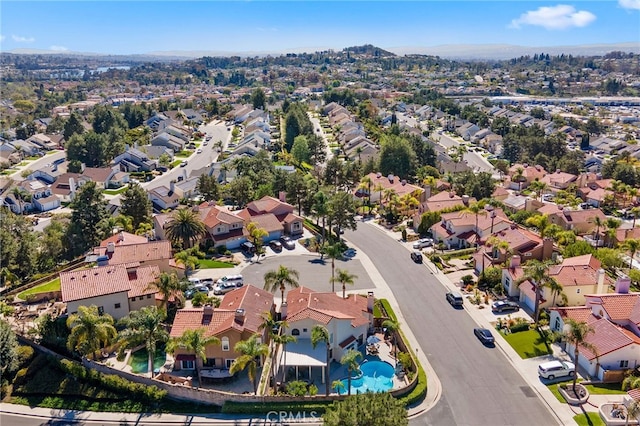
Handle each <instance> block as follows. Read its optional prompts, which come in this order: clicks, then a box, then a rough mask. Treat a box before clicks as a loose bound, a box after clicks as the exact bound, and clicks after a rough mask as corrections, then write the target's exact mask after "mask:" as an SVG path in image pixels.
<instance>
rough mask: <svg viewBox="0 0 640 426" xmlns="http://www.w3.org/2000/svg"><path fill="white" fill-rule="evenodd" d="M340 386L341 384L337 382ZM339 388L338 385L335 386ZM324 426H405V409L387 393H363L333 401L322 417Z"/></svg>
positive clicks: (406, 420)
mask: <svg viewBox="0 0 640 426" xmlns="http://www.w3.org/2000/svg"><path fill="white" fill-rule="evenodd" d="M339 383H340V384H342V382H339ZM336 385H337V386H339V384H336ZM322 418H323V420H324V425H325V426H390V425H393V426H406V425H408V424H409V420H408V418H407V409H406V408H405V406H404V404H403V403H402V401H400V400H399V399H396V398H394V397H393V396H392V395H391V394H389V393H388V392H381V393H364V394H359V395H354V396H351V397H348V398H346V399H344V400H342V401H335V402H334V403H333V404H331V405H329V406H328V407H327V411H326V412H325V413H324V415H323V416H322Z"/></svg>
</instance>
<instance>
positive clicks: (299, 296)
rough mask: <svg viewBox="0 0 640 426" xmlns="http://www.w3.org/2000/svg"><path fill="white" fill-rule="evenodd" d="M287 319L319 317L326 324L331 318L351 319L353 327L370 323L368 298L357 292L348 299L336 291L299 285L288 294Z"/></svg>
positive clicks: (290, 320) (291, 320)
mask: <svg viewBox="0 0 640 426" xmlns="http://www.w3.org/2000/svg"><path fill="white" fill-rule="evenodd" d="M287 306H288V308H287V321H289V322H294V321H298V320H301V319H305V318H313V319H317V320H318V321H319V322H322V323H324V324H326V323H328V322H329V321H330V320H331V318H337V319H351V326H352V327H359V326H361V325H364V324H368V323H369V314H368V309H367V298H366V297H362V296H358V295H355V294H352V295H349V297H347V298H346V299H343V298H342V297H340V296H338V295H337V294H335V293H319V292H314V291H313V290H311V289H309V288H306V287H298V288H296V289H294V290H291V291H289V293H288V294H287Z"/></svg>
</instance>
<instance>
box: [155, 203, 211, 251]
mask: <svg viewBox="0 0 640 426" xmlns="http://www.w3.org/2000/svg"><path fill="white" fill-rule="evenodd" d="M165 232H166V235H167V238H169V239H170V240H171V241H172V242H173V243H176V244H178V243H180V244H181V245H182V248H183V249H188V248H190V247H191V246H192V245H193V244H194V243H196V242H197V241H199V240H200V238H202V236H203V235H204V234H205V232H206V228H205V226H204V223H202V220H200V217H198V215H197V214H196V213H195V212H193V211H192V210H189V209H179V210H176V211H175V212H174V213H173V215H172V218H171V220H170V221H169V223H168V224H167V228H166V230H165Z"/></svg>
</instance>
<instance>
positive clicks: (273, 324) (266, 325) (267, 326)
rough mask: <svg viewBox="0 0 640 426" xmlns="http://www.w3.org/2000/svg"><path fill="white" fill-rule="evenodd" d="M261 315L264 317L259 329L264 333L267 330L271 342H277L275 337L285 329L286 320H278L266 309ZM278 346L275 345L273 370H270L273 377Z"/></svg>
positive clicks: (272, 355)
mask: <svg viewBox="0 0 640 426" xmlns="http://www.w3.org/2000/svg"><path fill="white" fill-rule="evenodd" d="M260 317H261V318H262V322H261V323H260V325H259V326H258V331H260V332H262V333H264V331H265V330H266V331H267V335H268V336H269V340H270V341H271V342H274V343H275V338H276V337H277V336H278V335H279V334H280V330H282V329H283V327H284V325H283V324H286V321H285V320H283V321H278V320H276V319H275V317H274V316H273V314H272V313H271V312H270V311H264V312H263V313H262V315H260ZM275 349H276V347H275V346H274V350H273V352H272V354H271V370H270V377H273V376H274V374H273V368H274V364H275V359H276V350H275Z"/></svg>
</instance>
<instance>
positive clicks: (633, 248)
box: [622, 238, 640, 271]
mask: <svg viewBox="0 0 640 426" xmlns="http://www.w3.org/2000/svg"><path fill="white" fill-rule="evenodd" d="M622 248H623V249H624V250H625V251H628V252H629V271H631V269H632V268H633V258H634V256H635V255H636V253H637V252H638V250H640V240H638V239H635V238H630V239H628V240H625V241H624V242H623V243H622Z"/></svg>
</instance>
